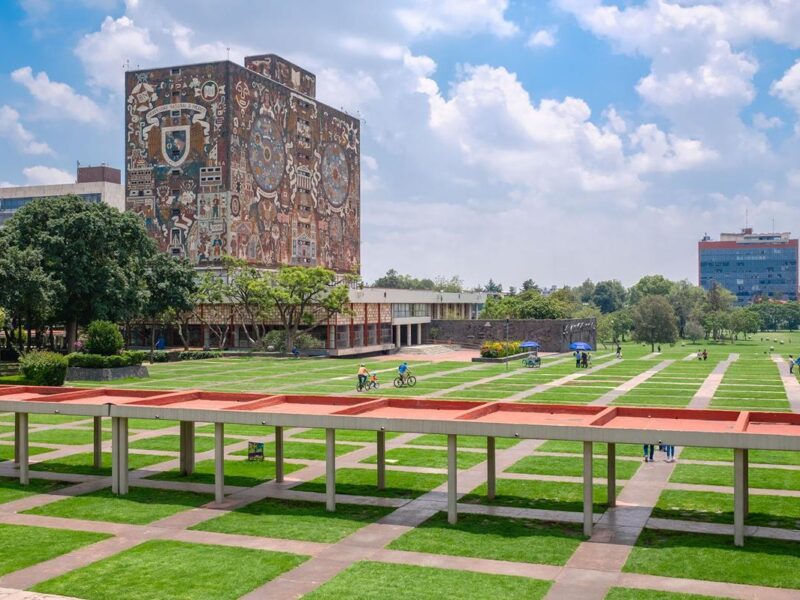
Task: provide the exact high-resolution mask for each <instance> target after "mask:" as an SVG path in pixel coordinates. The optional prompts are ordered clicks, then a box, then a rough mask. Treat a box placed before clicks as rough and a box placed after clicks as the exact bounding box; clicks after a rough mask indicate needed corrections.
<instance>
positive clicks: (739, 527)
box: [733, 448, 747, 546]
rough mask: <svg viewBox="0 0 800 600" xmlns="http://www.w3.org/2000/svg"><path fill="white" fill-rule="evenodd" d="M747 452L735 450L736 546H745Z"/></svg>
mask: <svg viewBox="0 0 800 600" xmlns="http://www.w3.org/2000/svg"><path fill="white" fill-rule="evenodd" d="M746 452H747V450H744V449H742V448H734V449H733V543H734V544H735V545H736V546H744V515H745V502H746V501H745V495H746V493H747V492H746V490H745V479H746V476H745V462H746V460H747V459H746V458H745V456H746Z"/></svg>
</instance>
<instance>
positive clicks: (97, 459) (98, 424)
mask: <svg viewBox="0 0 800 600" xmlns="http://www.w3.org/2000/svg"><path fill="white" fill-rule="evenodd" d="M92 421H93V422H92V427H93V439H92V441H93V453H94V456H93V458H94V468H95V469H100V468H102V466H103V417H94V419H93V420H92Z"/></svg>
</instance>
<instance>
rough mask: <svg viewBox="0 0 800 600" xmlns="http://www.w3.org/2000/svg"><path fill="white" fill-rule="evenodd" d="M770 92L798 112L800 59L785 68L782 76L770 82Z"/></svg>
mask: <svg viewBox="0 0 800 600" xmlns="http://www.w3.org/2000/svg"><path fill="white" fill-rule="evenodd" d="M770 93H771V94H772V95H773V96H776V97H778V98H780V99H781V100H783V101H784V102H786V103H787V104H788V105H789V106H791V107H792V108H793V109H794V110H795V111H797V112H798V113H800V60H798V61H797V62H796V63H794V65H792V66H791V67H790V68H789V69H787V71H786V72H785V73H784V74H783V77H781V78H780V79H778V80H777V81H774V82H773V83H772V86H771V87H770Z"/></svg>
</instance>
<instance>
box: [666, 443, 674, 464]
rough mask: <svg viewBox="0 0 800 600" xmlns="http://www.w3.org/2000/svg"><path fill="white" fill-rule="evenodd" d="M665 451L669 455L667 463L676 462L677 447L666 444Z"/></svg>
mask: <svg viewBox="0 0 800 600" xmlns="http://www.w3.org/2000/svg"><path fill="white" fill-rule="evenodd" d="M664 451H665V452H666V453H667V462H668V463H671V462H675V446H673V445H672V444H666V445H665V446H664Z"/></svg>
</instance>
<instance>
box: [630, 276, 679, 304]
mask: <svg viewBox="0 0 800 600" xmlns="http://www.w3.org/2000/svg"><path fill="white" fill-rule="evenodd" d="M674 285H675V284H674V283H673V282H671V281H670V280H669V279H667V278H666V277H664V276H663V275H645V276H644V277H642V278H641V279H640V280H639V281H637V282H636V284H635V285H634V286H633V287H632V288H631V289H630V293H629V294H628V300H629V302H630V303H631V304H632V305H633V304H637V303H638V302H639V301H640V300H641V299H642V298H645V297H646V296H668V295H669V293H670V292H671V291H672V288H673V286H674Z"/></svg>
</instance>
